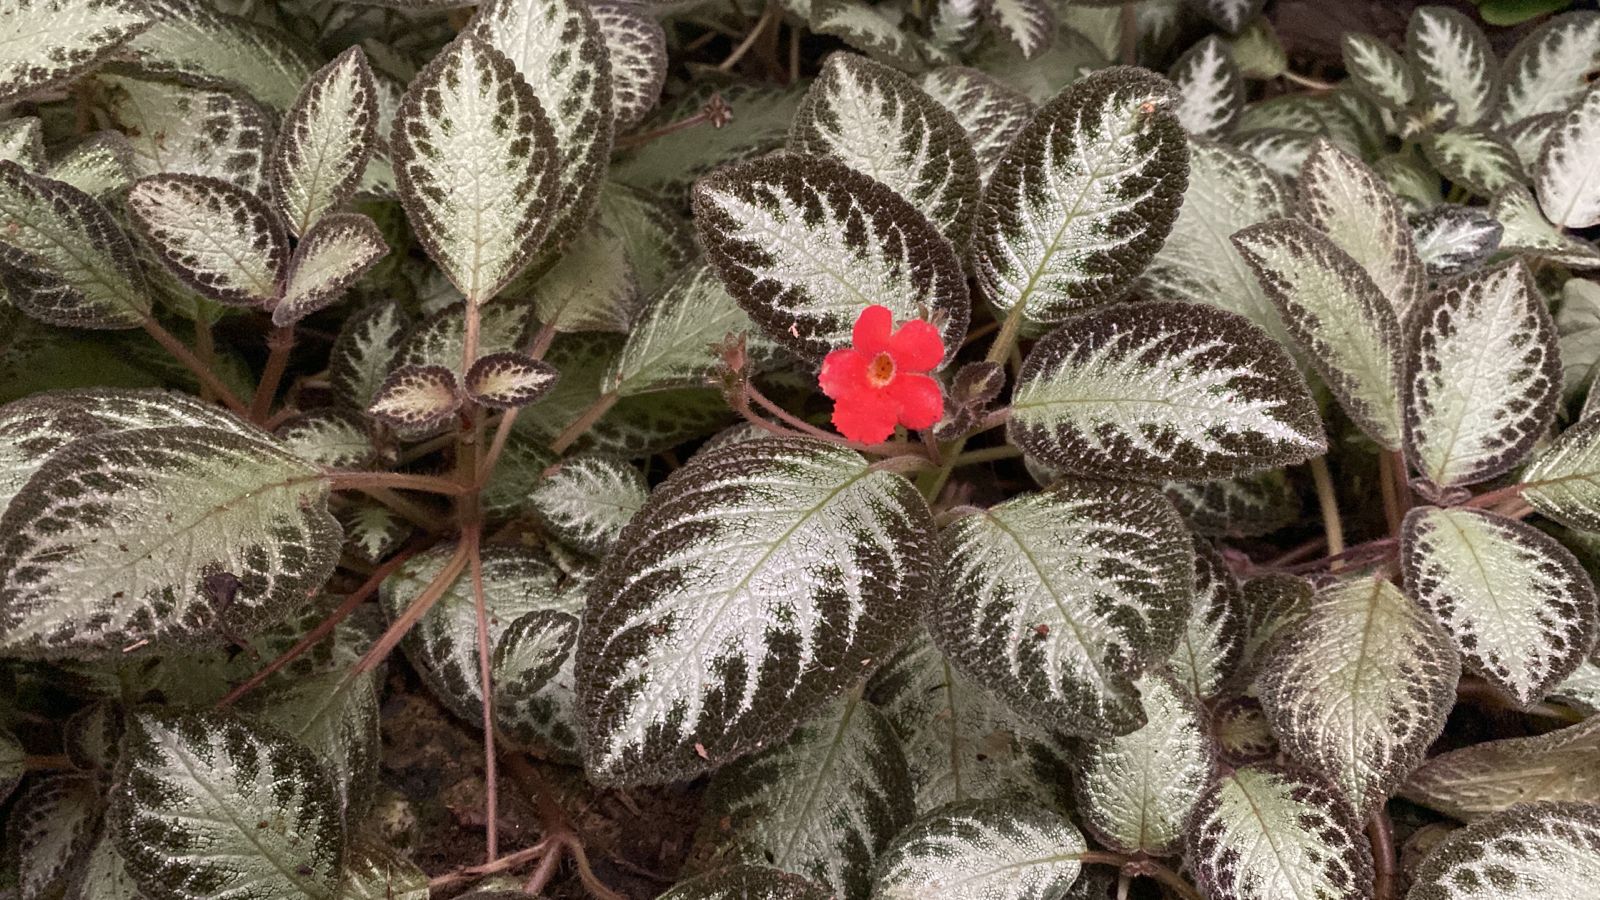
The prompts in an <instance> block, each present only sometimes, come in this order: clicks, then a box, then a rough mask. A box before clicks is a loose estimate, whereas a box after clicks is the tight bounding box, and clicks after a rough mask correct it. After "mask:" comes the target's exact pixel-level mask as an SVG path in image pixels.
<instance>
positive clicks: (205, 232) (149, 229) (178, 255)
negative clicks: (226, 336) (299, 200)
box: [128, 175, 289, 309]
mask: <svg viewBox="0 0 1600 900" xmlns="http://www.w3.org/2000/svg"><path fill="white" fill-rule="evenodd" d="M128 211H129V213H131V215H132V218H133V221H134V223H135V224H136V225H138V226H139V231H140V234H141V235H142V236H143V237H144V239H145V241H146V243H148V244H149V245H150V247H151V249H153V250H155V251H156V253H157V254H158V255H159V256H160V258H161V261H162V262H163V263H165V264H166V266H167V268H169V269H171V270H172V272H173V274H175V275H177V276H178V278H179V279H181V280H182V281H183V282H184V283H185V284H187V285H189V286H190V287H192V288H194V289H195V290H197V291H199V292H200V293H201V294H203V295H205V296H207V297H209V298H211V299H212V300H216V301H217V302H219V303H225V304H228V305H230V306H246V307H260V308H269V309H270V308H271V307H272V305H273V304H274V303H275V302H277V299H278V292H279V290H280V287H281V283H282V281H283V274H284V268H285V267H286V266H287V265H288V261H289V236H288V234H287V233H286V232H285V231H284V228H283V223H282V221H281V220H280V219H279V218H278V216H277V215H276V214H275V213H274V212H273V211H272V209H271V208H269V207H268V206H267V205H266V203H264V202H263V201H262V200H261V199H260V198H259V197H257V196H256V195H255V194H252V193H250V192H249V191H246V190H243V189H241V188H238V187H236V186H234V185H232V184H229V183H228V182H226V181H223V180H221V179H218V178H208V177H205V176H201V175H154V176H151V177H149V178H144V179H141V180H140V181H139V182H138V183H137V184H135V185H134V186H133V188H132V189H131V190H130V191H128Z"/></svg>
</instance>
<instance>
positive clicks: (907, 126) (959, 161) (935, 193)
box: [789, 53, 979, 247]
mask: <svg viewBox="0 0 1600 900" xmlns="http://www.w3.org/2000/svg"><path fill="white" fill-rule="evenodd" d="M789 149H791V150H793V151H794V152H796V153H804V154H808V155H811V156H831V157H833V158H834V159H837V160H839V161H840V162H842V163H844V164H845V165H847V166H849V167H850V168H852V169H855V170H856V171H858V172H861V173H863V174H865V175H870V176H871V177H872V178H874V179H876V180H877V181H879V182H881V183H882V184H884V185H887V186H888V187H889V188H890V189H891V190H893V191H894V192H895V193H897V194H899V195H900V196H901V197H904V198H905V199H906V200H909V201H910V202H911V205H912V206H914V207H916V208H917V209H918V210H919V211H920V212H922V214H923V215H925V216H927V217H928V219H929V220H931V221H932V222H933V224H934V225H935V226H937V227H938V228H939V231H940V233H941V234H943V235H944V236H945V237H946V238H948V239H949V240H950V242H951V243H952V244H954V245H955V246H957V247H963V246H965V244H966V242H967V237H968V235H969V234H970V233H971V232H972V224H973V219H974V218H975V217H976V216H977V212H978V187H979V180H978V160H977V157H976V156H975V155H974V154H973V151H972V146H971V144H969V143H968V141H967V136H966V132H965V131H964V130H963V129H962V127H961V123H960V122H958V121H956V118H955V116H953V115H951V114H950V113H949V112H948V111H947V110H946V109H945V108H944V107H942V106H940V105H939V104H938V103H936V102H934V100H933V98H931V97H929V96H928V95H927V94H925V93H923V92H922V90H921V89H920V88H918V87H917V85H916V82H914V81H912V80H911V79H910V78H908V77H907V76H905V75H902V74H900V73H899V72H896V71H895V70H894V69H891V68H889V67H888V66H885V65H883V64H881V63H875V62H872V61H871V60H869V59H866V58H864V57H861V56H856V55H854V54H849V53H835V54H833V55H831V56H829V57H828V59H827V60H826V61H825V62H824V63H823V66H822V72H821V74H819V75H818V76H817V79H816V80H815V81H813V82H812V83H811V88H810V89H809V90H808V91H806V96H805V99H804V100H802V101H801V102H800V109H799V110H798V111H797V112H796V113H795V119H794V123H793V124H792V125H791V126H790V129H789Z"/></svg>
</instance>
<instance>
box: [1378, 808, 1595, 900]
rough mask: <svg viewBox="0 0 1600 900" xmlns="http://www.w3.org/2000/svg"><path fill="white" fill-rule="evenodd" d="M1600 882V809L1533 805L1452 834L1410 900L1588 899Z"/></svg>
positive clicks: (1425, 867)
mask: <svg viewBox="0 0 1600 900" xmlns="http://www.w3.org/2000/svg"><path fill="white" fill-rule="evenodd" d="M1597 879H1600V804H1595V803H1554V802H1552V803H1528V804H1521V805H1518V806H1513V807H1511V808H1509V809H1507V810H1505V811H1503V812H1500V813H1497V814H1495V815H1493V816H1490V817H1488V818H1486V819H1482V820H1480V821H1478V822H1474V823H1473V824H1471V825H1469V826H1467V827H1466V828H1463V829H1461V830H1460V831H1456V832H1454V833H1452V834H1451V835H1450V836H1449V837H1447V838H1445V840H1444V842H1443V843H1441V844H1440V845H1439V846H1438V847H1436V848H1434V850H1433V852H1432V853H1430V854H1428V856H1427V858H1425V859H1424V860H1423V861H1422V864H1421V865H1420V866H1419V867H1418V868H1417V873H1416V875H1415V876H1414V877H1413V879H1412V885H1411V892H1410V893H1409V894H1407V895H1406V900H1539V898H1546V897H1582V896H1584V895H1585V894H1589V893H1592V892H1593V890H1594V885H1595V882H1596V880H1597Z"/></svg>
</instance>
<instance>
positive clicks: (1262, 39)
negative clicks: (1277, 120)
mask: <svg viewBox="0 0 1600 900" xmlns="http://www.w3.org/2000/svg"><path fill="white" fill-rule="evenodd" d="M1151 6H1152V8H1151V12H1155V11H1156V10H1159V9H1161V8H1162V7H1161V4H1152V5H1151ZM1165 8H1166V10H1168V11H1169V14H1176V13H1177V11H1178V10H1179V9H1180V6H1179V4H1177V3H1173V4H1171V5H1168V6H1166V7H1165ZM1228 54H1229V55H1230V56H1232V57H1233V62H1234V65H1237V66H1238V67H1239V74H1241V75H1243V76H1244V77H1245V78H1248V79H1250V80H1251V81H1271V80H1272V79H1274V78H1277V77H1279V76H1281V75H1282V74H1283V73H1284V72H1287V71H1288V70H1289V54H1288V52H1287V51H1286V50H1284V48H1283V42H1282V41H1280V40H1278V33H1277V31H1275V30H1274V29H1273V27H1272V22H1271V21H1270V20H1268V19H1267V18H1266V17H1265V16H1258V17H1256V18H1254V19H1251V20H1250V22H1249V23H1248V24H1246V25H1245V26H1244V29H1243V30H1241V31H1240V32H1239V33H1238V34H1236V35H1234V36H1233V37H1232V38H1229V39H1228Z"/></svg>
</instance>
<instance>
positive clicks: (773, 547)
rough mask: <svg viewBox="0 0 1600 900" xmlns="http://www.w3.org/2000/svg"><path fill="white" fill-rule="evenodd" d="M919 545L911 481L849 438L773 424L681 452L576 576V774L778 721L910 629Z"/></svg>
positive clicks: (626, 765)
mask: <svg viewBox="0 0 1600 900" xmlns="http://www.w3.org/2000/svg"><path fill="white" fill-rule="evenodd" d="M932 544H933V540H932V522H931V521H930V519H929V514H928V512H927V506H926V504H925V503H924V502H923V500H922V498H921V496H920V495H918V494H917V492H916V491H915V490H914V489H913V488H912V486H911V484H910V483H909V482H907V481H906V480H905V479H903V478H901V477H899V476H898V475H893V474H890V473H888V472H882V471H877V470H875V469H872V468H871V467H869V466H868V464H867V462H866V461H865V460H864V459H862V458H861V457H860V456H859V455H858V454H856V453H854V452H852V451H849V450H844V449H841V448H838V447H834V446H830V445H827V444H822V443H819V442H815V441H806V440H795V439H778V440H763V441H756V442H752V443H747V444H740V445H735V446H731V447H724V448H721V449H719V450H715V451H712V452H710V453H705V454H701V455H698V456H696V457H695V458H694V459H692V460H691V461H690V462H689V463H688V464H686V465H685V466H684V467H683V468H681V469H679V470H678V471H676V472H674V473H673V474H672V475H671V476H669V477H668V478H667V480H666V481H664V482H662V484H661V485H660V486H659V487H657V488H656V490H655V492H654V493H653V494H651V497H650V501H649V502H648V503H647V504H645V507H644V509H643V510H641V511H640V512H639V514H638V515H637V516H635V517H634V519H633V521H632V522H631V523H630V524H629V525H628V528H627V529H626V530H625V531H624V533H623V536H622V538H621V540H620V541H619V546H620V548H621V552H619V553H615V554H612V556H611V557H609V558H608V559H607V560H606V562H605V565H604V567H603V568H602V570H601V574H600V576H599V579H598V580H597V582H596V584H595V586H594V588H593V590H592V591H591V592H590V600H591V602H590V605H589V606H588V608H587V609H586V610H585V611H584V630H583V633H582V635H581V636H580V637H579V641H578V673H579V683H578V698H579V711H580V717H581V721H582V723H583V728H584V730H585V732H586V733H587V742H586V743H587V746H588V751H587V753H588V759H587V767H588V769H589V772H590V773H591V777H593V778H598V779H601V780H603V781H608V782H632V783H638V782H644V781H666V780H675V779H681V778H684V777H688V776H689V775H691V774H693V773H695V772H701V771H705V770H706V769H708V768H712V767H714V766H717V765H719V764H721V763H724V762H727V761H729V760H732V759H734V758H737V757H739V756H742V755H744V754H746V753H749V752H751V751H752V750H755V749H757V748H759V747H760V746H762V745H763V744H766V743H769V742H771V741H773V740H776V739H777V738H779V737H781V736H783V735H784V734H786V733H788V731H789V730H790V729H792V728H793V727H794V726H795V724H796V723H797V721H798V720H799V719H801V718H803V717H804V716H806V715H807V714H809V713H811V712H812V711H814V710H816V709H818V708H819V707H820V706H821V705H822V704H824V703H826V702H827V701H828V700H829V699H831V698H832V697H834V696H837V695H838V694H839V693H840V692H842V691H843V690H844V689H845V687H846V686H847V685H848V684H850V683H851V682H853V681H854V680H855V679H856V678H857V677H858V676H859V674H860V672H861V668H860V667H861V665H862V661H863V660H872V659H875V658H877V657H879V656H881V655H883V654H886V653H888V652H890V651H891V650H892V649H893V648H894V647H895V646H896V645H897V644H898V643H899V642H900V641H901V640H903V639H904V638H905V637H907V636H909V634H910V632H911V628H912V624H913V622H914V616H915V614H916V612H917V611H918V610H919V609H920V608H921V606H922V604H923V603H924V602H925V601H926V597H927V594H928V591H929V587H930V585H929V575H930V572H931V570H932V568H933V558H934V551H933V547H932ZM839 572H850V573H853V574H851V575H849V576H848V577H845V578H842V579H841V578H840V577H838V576H836V575H833V574H829V573H839ZM695 647H699V648H701V649H699V650H693V651H692V652H691V648H695Z"/></svg>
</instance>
